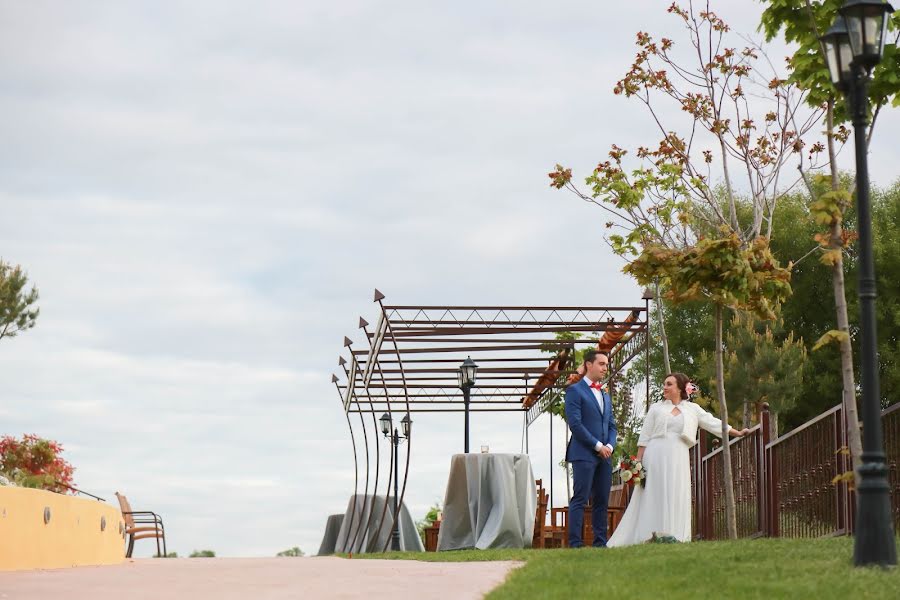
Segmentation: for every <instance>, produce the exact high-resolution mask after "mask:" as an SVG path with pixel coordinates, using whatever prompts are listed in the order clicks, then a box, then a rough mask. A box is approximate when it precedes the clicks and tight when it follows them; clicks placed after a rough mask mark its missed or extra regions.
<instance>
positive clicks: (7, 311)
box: [0, 259, 40, 339]
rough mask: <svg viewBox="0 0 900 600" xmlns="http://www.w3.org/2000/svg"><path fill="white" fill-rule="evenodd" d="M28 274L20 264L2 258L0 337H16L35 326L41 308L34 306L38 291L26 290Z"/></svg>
mask: <svg viewBox="0 0 900 600" xmlns="http://www.w3.org/2000/svg"><path fill="white" fill-rule="evenodd" d="M27 285H28V275H27V274H26V273H25V272H24V271H23V270H22V267H21V266H19V265H16V266H12V265H11V264H9V263H7V262H4V261H3V260H2V259H0V339H3V338H4V337H16V336H17V335H19V333H21V332H23V331H27V330H29V329H31V328H32V327H34V325H35V322H36V321H37V318H38V314H39V313H40V309H39V308H38V307H37V306H34V303H35V302H37V299H38V291H37V288H35V287H34V286H32V287H31V290H29V291H26V290H25V287H26V286H27Z"/></svg>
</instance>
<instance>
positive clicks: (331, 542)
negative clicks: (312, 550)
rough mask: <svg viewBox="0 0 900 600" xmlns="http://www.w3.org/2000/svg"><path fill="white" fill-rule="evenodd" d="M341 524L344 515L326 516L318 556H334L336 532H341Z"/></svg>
mask: <svg viewBox="0 0 900 600" xmlns="http://www.w3.org/2000/svg"><path fill="white" fill-rule="evenodd" d="M343 522H344V513H338V514H336V515H329V516H328V520H327V521H325V533H324V534H323V535H322V543H321V544H319V553H318V556H328V555H329V554H334V547H335V545H336V544H337V540H338V532H339V531H340V530H341V523H343Z"/></svg>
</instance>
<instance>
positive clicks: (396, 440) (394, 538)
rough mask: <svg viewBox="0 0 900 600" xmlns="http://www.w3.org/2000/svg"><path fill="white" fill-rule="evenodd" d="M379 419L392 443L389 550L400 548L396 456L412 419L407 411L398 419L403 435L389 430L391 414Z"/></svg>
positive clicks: (406, 435) (385, 434) (385, 435)
mask: <svg viewBox="0 0 900 600" xmlns="http://www.w3.org/2000/svg"><path fill="white" fill-rule="evenodd" d="M379 420H380V421H381V433H383V434H384V437H386V438H388V439H390V440H391V443H393V444H394V527H393V529H391V550H400V495H399V491H398V489H397V480H398V478H399V475H400V469H399V461H398V460H397V456H398V455H399V454H400V452H399V449H400V442H401V441H403V440H408V439H409V432H410V429H411V428H412V419H410V418H409V413H407V414H406V416H405V417H403V418H402V419H400V428H401V429H402V431H403V435H400V432H399V431H397V428H396V427H393V431H391V429H392V423H391V415H389V414H387V413H384V414H383V415H381V419H379Z"/></svg>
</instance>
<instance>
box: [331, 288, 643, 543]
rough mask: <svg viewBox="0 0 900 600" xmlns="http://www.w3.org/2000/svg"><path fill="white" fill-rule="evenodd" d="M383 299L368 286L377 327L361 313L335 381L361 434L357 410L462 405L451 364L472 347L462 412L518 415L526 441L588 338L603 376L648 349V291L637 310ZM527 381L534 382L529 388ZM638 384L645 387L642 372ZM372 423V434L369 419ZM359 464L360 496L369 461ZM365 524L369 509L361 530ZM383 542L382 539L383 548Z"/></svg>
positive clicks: (426, 409) (566, 379)
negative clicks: (600, 357)
mask: <svg viewBox="0 0 900 600" xmlns="http://www.w3.org/2000/svg"><path fill="white" fill-rule="evenodd" d="M384 298H385V296H384V294H382V293H381V292H379V291H378V290H375V298H374V301H375V302H376V303H377V304H378V308H379V315H378V323H377V325H376V326H375V329H374V331H369V330H368V329H367V326H368V325H369V324H368V323H367V322H366V321H365V319H363V318H360V328H361V329H363V331H364V333H365V335H366V338H367V342H368V343H367V344H366V345H365V346H366V347H365V349H360V350H354V349H352V348H351V349H350V355H351V359H350V362H351V367H352V368H351V369H349V370H345V374H346V376H347V382H346V383H345V384H343V385H340V384H336V385H337V387H338V390H339V392H342V396H343V400H344V405H343V406H344V411H345V413H347V415H348V418H349V414H350V413H353V412H357V413H360V419H361V423H363V434H364V436H365V428H366V427H365V424H364V422H363V421H362V419H363V416H362V413H366V412H368V413H371V414H372V422H373V423H376V422H375V414H377V413H380V412H387V413H388V414H389V415H391V420H392V422H393V421H394V418H393V414H394V412H395V411H397V409H398V408H399V407H400V406H402V407H403V408H405V411H406V413H407V414H410V413H416V412H418V413H431V412H441V413H442V412H461V411H463V399H462V396H461V394H460V390H459V389H458V386H457V383H456V370H457V366H458V364H459V363H461V362H462V360H463V359H464V357H465V356H467V355H469V354H476V353H477V354H479V356H480V358H478V362H479V363H480V364H481V368H480V369H479V385H478V387H477V388H475V389H474V390H473V392H472V394H471V402H470V405H471V407H470V411H472V412H486V411H491V412H520V413H522V414H523V427H524V438H525V444H526V445H527V443H528V442H527V440H528V430H529V426H530V425H531V423H532V422H533V421H534V420H535V419H536V418H537V417H538V416H540V415H541V414H543V413H544V412H545V411H546V409H547V408H548V406H549V405H550V404H551V402H552V400H553V398H554V397H556V396H558V395H559V394H561V393H562V391H563V390H564V387H565V386H566V385H568V384H570V383H572V381H574V380H577V377H579V376H578V375H577V374H574V373H573V371H574V365H573V364H572V362H573V361H572V357H573V355H574V348H575V346H576V345H580V344H590V345H592V346H594V347H597V348H598V349H601V350H606V351H608V352H609V353H610V364H611V368H610V377H611V378H615V376H616V375H617V374H620V373H622V372H623V371H624V369H625V367H626V366H627V365H628V364H629V363H630V362H631V361H632V360H633V359H634V358H635V357H636V356H638V355H639V354H640V353H642V352H648V350H649V344H650V331H649V318H648V315H649V300H650V299H651V298H652V296H651V295H649V294H647V293H645V294H644V297H643V300H644V306H611V307H596V306H595V307H548V306H530V307H529V306H516V307H503V306H405V305H396V306H386V305H385V304H384V303H383V300H384ZM560 332H579V333H593V334H596V335H598V336H599V339H598V338H593V339H590V338H582V339H575V340H561V339H557V337H556V334H558V333H560ZM346 342H349V340H347V339H346V338H345V346H346V347H348V348H350V344H348V343H346ZM548 352H550V353H551V354H549V355H548ZM523 380H524V381H525V388H524V392H525V393H524V395H523V386H522V383H521V382H522V381H523ZM530 381H534V384H533V385H531V386H530V387H529V382H530ZM647 386H648V389H649V378H648V381H647ZM375 429H376V433H375V435H376V437H378V435H379V431H378V426H377V424H375ZM410 438H412V434H410ZM376 444H377V442H376ZM411 444H412V440H411V439H408V440H407V450H406V459H405V461H404V462H405V467H404V472H403V481H402V492H400V493H399V494H398V502H399V504H400V506H402V502H403V499H404V497H405V495H406V489H407V484H408V482H409V468H410V462H411V455H412V446H411ZM390 445H391V452H390V460H391V462H392V464H393V460H394V452H395V451H397V452H399V448H396V449H395V448H394V445H393V444H390ZM366 450H367V452H368V443H367V445H366ZM376 454H377V456H376V481H375V490H377V488H378V479H379V476H378V473H379V467H378V465H379V464H380V458H379V457H380V451H379V450H376ZM366 468H367V472H366V486H365V490H366V493H368V474H369V468H370V465H369V460H368V458H367V465H366ZM357 471H358V467H357ZM397 478H398V480H399V473H398V477H397ZM551 479H552V478H551ZM392 483H394V482H393V469H389V475H388V483H387V489H388V491H387V494H388V495H390V489H391V485H392ZM398 485H399V481H398ZM551 485H552V484H551ZM354 493H356V488H355V492H354ZM373 495H374V491H373ZM386 511H387V506H385V507H384V510H383V511H382V515H381V517H380V518H379V519H378V524H377V532H378V533H377V534H376V536H375V538H374V539H377V537H378V536H380V534H381V531H382V528H383V526H384V524H385V522H386V518H385V515H386ZM398 518H399V515H397V514H395V515H393V518H392V519H391V527H390V530H391V531H393V530H394V528H395V527H396V526H397V519H398ZM371 525H372V514H371V511H370V514H369V519H368V520H367V525H366V531H369V528H370V526H371ZM357 534H359V529H358V530H357ZM389 544H390V537H388V540H387V542H386V543H385V546H384V548H383V549H382V551H384V550H386V549H387V547H388V546H389ZM367 549H371V548H367Z"/></svg>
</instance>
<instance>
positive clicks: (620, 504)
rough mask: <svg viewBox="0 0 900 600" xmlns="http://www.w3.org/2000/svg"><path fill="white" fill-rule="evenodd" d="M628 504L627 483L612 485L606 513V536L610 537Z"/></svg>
mask: <svg viewBox="0 0 900 600" xmlns="http://www.w3.org/2000/svg"><path fill="white" fill-rule="evenodd" d="M627 506H628V485H626V484H621V485H614V486H613V487H612V489H611V490H610V491H609V511H608V512H607V513H606V519H607V522H606V528H607V529H606V536H607V538H609V537H612V534H613V532H614V531H615V530H616V527H618V526H619V522H620V521H621V520H622V515H623V514H625V508H626V507H627Z"/></svg>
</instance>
